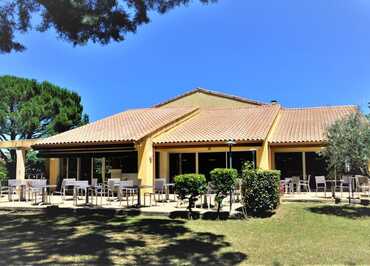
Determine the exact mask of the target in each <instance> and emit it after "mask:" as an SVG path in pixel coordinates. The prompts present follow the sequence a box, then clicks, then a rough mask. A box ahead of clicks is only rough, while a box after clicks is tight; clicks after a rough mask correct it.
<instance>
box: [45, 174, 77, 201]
mask: <svg viewBox="0 0 370 266" xmlns="http://www.w3.org/2000/svg"><path fill="white" fill-rule="evenodd" d="M75 181H76V179H75V178H65V179H63V181H62V184H61V186H60V191H53V193H52V194H51V195H52V196H54V195H61V196H62V200H65V196H66V191H68V190H70V188H71V187H72V188H73V184H74V182H75Z"/></svg>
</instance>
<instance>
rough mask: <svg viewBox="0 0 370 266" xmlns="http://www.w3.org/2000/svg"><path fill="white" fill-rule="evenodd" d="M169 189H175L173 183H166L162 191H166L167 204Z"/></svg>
mask: <svg viewBox="0 0 370 266" xmlns="http://www.w3.org/2000/svg"><path fill="white" fill-rule="evenodd" d="M170 187H173V188H174V187H175V183H166V184H164V189H165V191H166V201H167V202H169V200H170Z"/></svg>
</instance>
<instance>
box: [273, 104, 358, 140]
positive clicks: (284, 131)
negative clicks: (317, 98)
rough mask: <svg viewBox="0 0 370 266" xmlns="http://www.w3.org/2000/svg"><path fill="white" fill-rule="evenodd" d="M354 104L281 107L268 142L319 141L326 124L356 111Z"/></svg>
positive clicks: (330, 123)
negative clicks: (295, 107)
mask: <svg viewBox="0 0 370 266" xmlns="http://www.w3.org/2000/svg"><path fill="white" fill-rule="evenodd" d="M357 110H358V109H357V107H356V106H333V107H316V108H297V109H282V110H281V112H280V117H279V118H278V120H277V124H276V127H275V129H274V130H273V132H272V135H271V137H270V140H269V141H270V143H275V144H279V143H280V144H281V143H320V142H324V141H325V132H326V129H327V128H328V126H330V125H332V124H333V123H334V122H335V121H336V120H338V119H341V118H343V117H345V116H348V115H349V114H351V113H354V112H356V111H357Z"/></svg>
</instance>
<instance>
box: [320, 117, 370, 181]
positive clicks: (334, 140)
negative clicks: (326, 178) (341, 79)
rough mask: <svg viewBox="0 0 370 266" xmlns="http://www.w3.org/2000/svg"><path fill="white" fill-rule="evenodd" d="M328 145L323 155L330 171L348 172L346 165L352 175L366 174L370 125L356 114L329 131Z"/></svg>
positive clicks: (338, 122) (339, 122) (369, 156)
mask: <svg viewBox="0 0 370 266" xmlns="http://www.w3.org/2000/svg"><path fill="white" fill-rule="evenodd" d="M327 139H328V145H327V147H326V148H325V149H324V150H323V152H322V153H323V155H324V157H325V158H326V161H327V163H328V170H329V172H331V173H332V175H335V174H344V173H345V172H346V163H347V164H348V165H349V166H350V169H348V170H350V171H349V172H350V173H352V174H366V173H367V172H368V163H369V160H370V123H369V121H368V120H367V119H366V118H365V117H364V116H363V115H362V114H361V113H359V112H358V113H356V114H353V115H350V116H348V117H346V118H345V119H342V120H338V121H337V122H336V123H334V124H333V125H332V126H331V127H330V128H329V129H328V130H327Z"/></svg>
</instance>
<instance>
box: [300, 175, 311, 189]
mask: <svg viewBox="0 0 370 266" xmlns="http://www.w3.org/2000/svg"><path fill="white" fill-rule="evenodd" d="M310 182H311V175H307V179H303V180H301V181H300V187H301V188H303V189H306V191H307V192H311V188H310Z"/></svg>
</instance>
